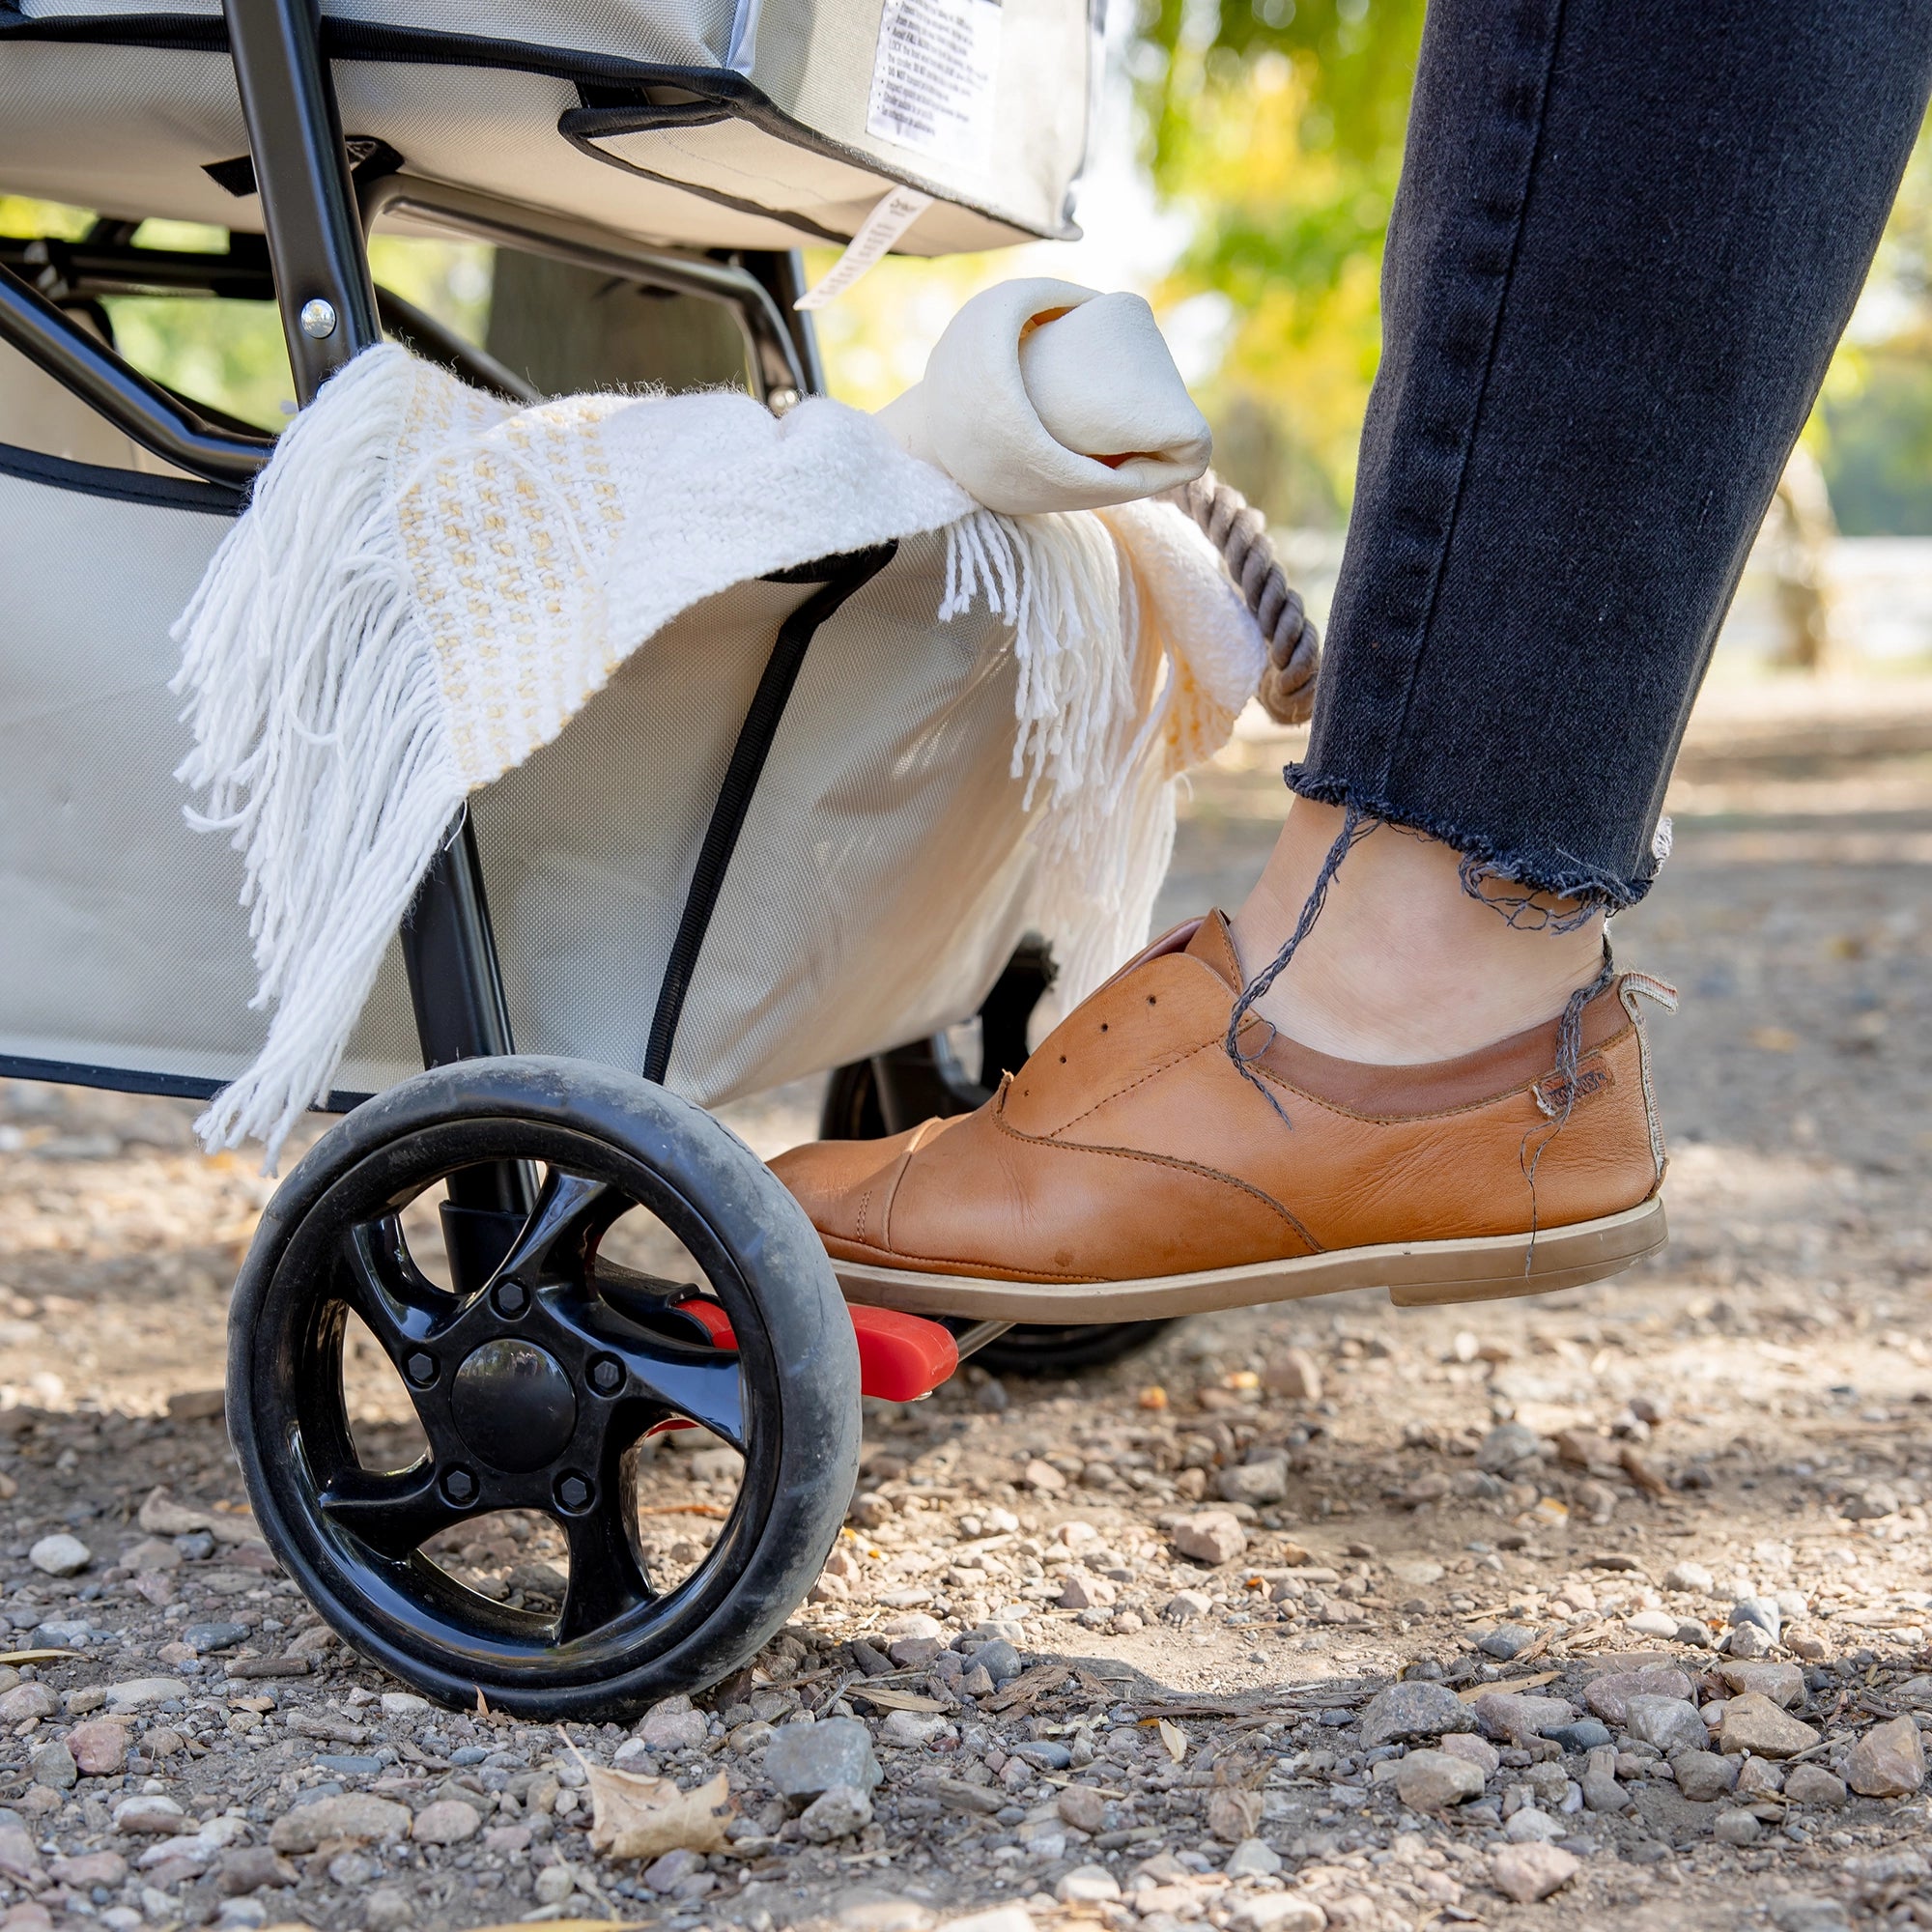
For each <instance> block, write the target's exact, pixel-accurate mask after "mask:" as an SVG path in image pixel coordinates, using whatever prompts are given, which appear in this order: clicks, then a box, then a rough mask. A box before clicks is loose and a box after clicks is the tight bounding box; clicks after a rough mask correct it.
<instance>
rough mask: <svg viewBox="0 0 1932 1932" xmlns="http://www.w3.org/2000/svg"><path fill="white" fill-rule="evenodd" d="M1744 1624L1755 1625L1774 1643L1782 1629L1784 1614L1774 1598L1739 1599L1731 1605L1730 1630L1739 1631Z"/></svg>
mask: <svg viewBox="0 0 1932 1932" xmlns="http://www.w3.org/2000/svg"><path fill="white" fill-rule="evenodd" d="M1746 1624H1755V1625H1756V1626H1757V1628H1758V1629H1759V1630H1761V1631H1762V1632H1763V1633H1764V1634H1765V1635H1766V1636H1768V1637H1769V1638H1770V1639H1771V1640H1772V1642H1773V1643H1776V1641H1777V1634H1778V1632H1779V1631H1780V1630H1782V1629H1783V1628H1784V1613H1783V1611H1782V1610H1780V1609H1779V1608H1778V1606H1777V1600H1776V1598H1775V1597H1740V1598H1739V1599H1738V1601H1737V1602H1736V1603H1735V1604H1733V1605H1731V1628H1732V1629H1733V1630H1739V1629H1742V1628H1743V1626H1745V1625H1746Z"/></svg>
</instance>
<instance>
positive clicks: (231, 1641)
mask: <svg viewBox="0 0 1932 1932" xmlns="http://www.w3.org/2000/svg"><path fill="white" fill-rule="evenodd" d="M248 1634H249V1633H248V1626H247V1625H246V1624H185V1625H184V1626H183V1628H182V1633H181V1640H182V1642H183V1643H185V1644H186V1645H187V1647H188V1649H190V1650H191V1651H193V1652H194V1654H195V1655H196V1656H197V1657H205V1656H207V1655H209V1654H210V1653H211V1652H213V1651H218V1650H233V1649H234V1648H235V1646H236V1645H237V1644H238V1643H243V1642H245V1641H246V1640H247V1637H248Z"/></svg>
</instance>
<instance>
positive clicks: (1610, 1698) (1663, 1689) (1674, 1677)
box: [1583, 1664, 1690, 1724]
mask: <svg viewBox="0 0 1932 1932" xmlns="http://www.w3.org/2000/svg"><path fill="white" fill-rule="evenodd" d="M1634 1696H1644V1697H1675V1698H1678V1699H1681V1700H1684V1701H1689V1699H1690V1678H1689V1677H1688V1676H1687V1675H1686V1674H1685V1673H1684V1672H1683V1671H1681V1670H1679V1669H1678V1668H1677V1667H1676V1665H1675V1664H1646V1665H1644V1666H1643V1667H1641V1668H1639V1669H1636V1670H1610V1671H1605V1673H1604V1675H1603V1676H1601V1677H1593V1678H1592V1679H1591V1680H1590V1682H1589V1683H1588V1684H1587V1685H1586V1686H1585V1687H1584V1690H1583V1701H1584V1703H1586V1704H1587V1705H1589V1707H1590V1708H1591V1710H1593V1711H1594V1712H1596V1714H1597V1716H1598V1717H1600V1718H1602V1719H1604V1721H1605V1723H1607V1724H1621V1723H1622V1722H1624V1720H1625V1713H1626V1710H1627V1707H1628V1705H1629V1702H1630V1699H1631V1698H1632V1697H1634Z"/></svg>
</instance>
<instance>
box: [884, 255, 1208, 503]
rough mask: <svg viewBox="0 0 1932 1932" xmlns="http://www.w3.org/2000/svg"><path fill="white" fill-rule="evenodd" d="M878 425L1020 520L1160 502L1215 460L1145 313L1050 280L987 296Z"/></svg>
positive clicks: (1127, 301) (1136, 305)
mask: <svg viewBox="0 0 1932 1932" xmlns="http://www.w3.org/2000/svg"><path fill="white" fill-rule="evenodd" d="M878 421H879V423H880V424H881V426H882V427H883V428H884V429H885V430H886V431H887V432H888V434H890V435H891V436H892V438H893V440H895V442H897V443H898V445H899V446H900V448H902V449H904V450H905V451H906V452H907V454H909V455H912V456H917V457H919V458H920V459H921V460H922V461H923V462H926V463H930V464H932V465H934V466H935V467H936V468H938V469H943V470H945V471H946V473H947V474H948V475H949V476H951V477H952V480H953V481H954V482H955V483H957V484H958V485H959V487H960V488H961V489H962V490H964V491H965V492H966V493H967V495H968V496H970V497H973V498H975V500H976V501H978V502H980V503H981V504H983V505H984V506H985V507H986V508H987V509H989V510H998V511H1000V512H1002V513H1003V514H1005V515H1008V516H1037V515H1039V514H1041V513H1042V512H1045V511H1051V510H1099V509H1105V508H1107V507H1109V506H1110V505H1112V504H1115V503H1130V502H1133V501H1135V500H1136V499H1138V498H1140V497H1152V496H1155V495H1157V494H1158V493H1159V492H1161V491H1163V490H1169V489H1172V488H1174V486H1175V485H1177V484H1179V483H1187V482H1191V481H1192V480H1193V479H1194V478H1195V477H1197V476H1199V475H1200V474H1201V472H1202V470H1204V469H1206V468H1207V467H1208V457H1209V455H1210V454H1211V453H1212V449H1213V439H1212V438H1211V436H1210V435H1209V433H1208V423H1207V419H1206V418H1205V417H1204V416H1203V415H1202V413H1201V412H1200V411H1199V410H1198V409H1196V408H1195V407H1194V400H1193V398H1192V397H1191V396H1189V395H1188V393H1187V385H1186V384H1184V383H1182V381H1181V380H1180V372H1179V370H1178V369H1176V368H1175V366H1174V358H1173V356H1172V355H1169V354H1168V348H1167V344H1166V343H1165V342H1164V341H1163V340H1162V339H1161V334H1160V329H1159V327H1158V326H1157V325H1156V324H1155V322H1154V317H1153V310H1152V309H1151V308H1150V307H1149V306H1148V304H1147V303H1146V301H1144V300H1143V299H1142V298H1141V297H1139V296H1132V295H1098V294H1096V293H1095V292H1094V290H1092V289H1083V288H1080V287H1078V286H1077V285H1075V284H1074V283H1072V282H1056V281H1049V280H1047V279H1045V278H1044V277H1036V278H1032V279H1028V280H1023V281H1013V282H1002V283H1001V284H1000V285H999V287H997V288H992V289H988V290H986V291H985V292H984V293H983V294H982V295H978V296H975V297H974V298H973V299H972V300H971V301H969V302H968V303H967V304H966V305H965V307H963V308H962V309H961V310H960V311H959V313H958V314H957V315H955V316H954V317H953V318H952V321H951V322H950V323H948V324H947V326H946V332H945V333H944V334H943V335H942V336H941V337H940V338H939V341H938V343H937V344H936V345H935V346H934V348H933V351H932V355H931V356H930V357H929V358H928V359H927V362H926V365H925V379H924V381H923V382H921V383H919V384H915V385H914V386H913V387H912V388H910V389H908V390H907V391H906V392H905V394H904V395H902V396H900V397H899V398H898V399H897V400H896V401H895V402H892V403H889V404H888V405H887V406H886V407H885V408H884V409H883V410H881V411H880V412H879V414H878Z"/></svg>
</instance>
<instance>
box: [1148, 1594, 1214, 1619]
mask: <svg viewBox="0 0 1932 1932" xmlns="http://www.w3.org/2000/svg"><path fill="white" fill-rule="evenodd" d="M1213 1607H1214V1600H1213V1598H1211V1597H1210V1596H1208V1593H1207V1592H1206V1591H1205V1590H1177V1591H1176V1592H1175V1593H1174V1595H1173V1596H1171V1597H1170V1598H1169V1599H1168V1600H1167V1603H1166V1605H1164V1606H1163V1607H1162V1609H1161V1615H1162V1616H1163V1617H1165V1618H1166V1619H1167V1621H1168V1622H1169V1623H1171V1624H1191V1623H1193V1622H1195V1621H1196V1620H1197V1619H1198V1618H1201V1617H1205V1616H1206V1615H1207V1614H1208V1611H1209V1610H1211V1609H1212V1608H1213Z"/></svg>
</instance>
